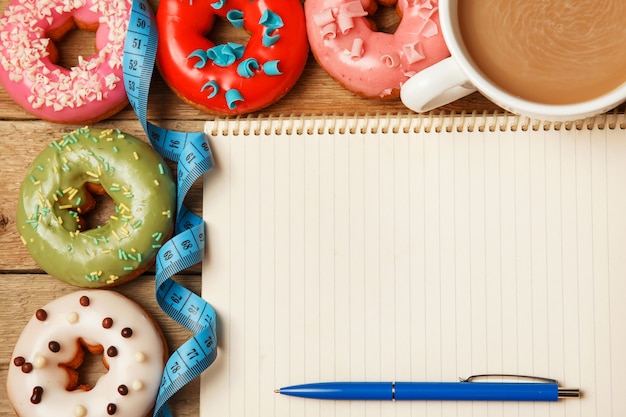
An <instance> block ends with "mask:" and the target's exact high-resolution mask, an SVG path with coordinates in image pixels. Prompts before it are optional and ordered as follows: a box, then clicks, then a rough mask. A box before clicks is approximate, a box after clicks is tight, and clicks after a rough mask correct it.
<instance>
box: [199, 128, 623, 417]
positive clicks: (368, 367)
mask: <svg viewBox="0 0 626 417" xmlns="http://www.w3.org/2000/svg"><path fill="white" fill-rule="evenodd" d="M612 120H613V119H612ZM614 121H615V120H614ZM616 121H617V126H613V125H612V124H611V126H609V124H608V123H607V124H606V125H604V124H600V127H601V128H598V127H597V126H596V125H594V128H593V129H591V130H590V129H588V128H587V127H586V126H583V127H582V129H580V130H579V129H577V128H575V127H574V128H571V127H570V126H567V127H568V128H567V129H566V126H565V125H563V126H561V127H560V128H559V129H555V128H554V126H551V125H550V126H547V127H546V129H545V130H544V128H543V127H542V126H539V128H538V129H537V130H533V129H532V127H530V128H528V129H526V126H525V125H524V124H523V123H522V122H519V121H515V122H511V121H509V120H508V119H506V118H505V117H504V116H497V115H496V116H489V117H484V118H483V119H480V118H479V119H478V120H475V119H473V118H470V117H469V116H464V117H460V118H459V117H457V118H454V119H444V120H430V119H425V118H419V117H413V118H410V119H409V118H398V119H389V118H378V119H377V118H373V119H341V118H340V119H319V120H317V119H310V120H309V119H306V120H261V121H259V120H235V121H217V122H208V123H207V125H206V131H207V133H208V134H209V135H210V143H211V146H212V149H213V152H214V155H215V160H216V168H215V169H213V170H211V171H210V172H209V173H208V174H207V176H206V178H205V183H204V213H203V217H204V219H205V220H206V223H207V239H208V246H209V249H208V252H207V256H206V259H205V261H204V263H203V297H204V298H205V299H206V300H207V301H208V302H209V303H211V304H212V305H213V306H214V307H215V308H216V310H217V314H218V328H219V343H218V345H219V353H218V357H217V360H216V361H215V363H214V364H213V365H212V366H211V367H210V368H209V369H208V370H207V371H206V372H205V373H204V374H203V377H202V384H201V406H200V407H201V416H203V417H209V416H246V417H248V416H285V417H295V416H323V417H331V416H346V417H347V416H385V417H386V416H426V415H427V416H429V417H432V416H439V415H441V416H481V417H482V416H517V415H520V416H567V417H575V416H585V417H591V416H603V417H604V416H624V415H626V130H623V129H622V128H620V127H619V123H620V122H621V123H623V122H624V120H623V118H622V117H621V116H616ZM432 125H436V126H440V127H442V129H439V128H436V127H432ZM483 127H484V129H483ZM490 127H491V128H492V129H490ZM609 127H610V128H609ZM395 130H399V132H397V133H396V132H394V131H395ZM439 130H441V131H439ZM448 130H450V131H448ZM492 130H493V131H492ZM438 131H439V132H438ZM483 373H507V374H523V375H536V376H545V377H550V378H554V379H557V380H558V381H559V382H560V383H561V385H562V386H564V387H568V388H580V389H581V390H582V391H583V397H582V398H581V399H569V400H561V401H559V402H558V403H485V402H474V403H472V402H468V403H462V402H459V403H456V402H391V401H389V402H363V401H353V402H333V401H317V400H304V399H298V398H289V397H286V396H281V395H277V394H275V393H274V389H275V388H279V387H281V386H286V385H290V384H299V383H308V382H318V381H325V382H326V381H380V380H388V381H394V380H395V381H455V380H457V378H458V377H468V376H470V375H472V374H483Z"/></svg>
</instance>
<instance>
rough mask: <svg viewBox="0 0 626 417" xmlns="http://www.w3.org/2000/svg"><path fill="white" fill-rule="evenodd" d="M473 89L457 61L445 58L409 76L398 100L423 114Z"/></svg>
mask: <svg viewBox="0 0 626 417" xmlns="http://www.w3.org/2000/svg"><path fill="white" fill-rule="evenodd" d="M474 91H476V88H475V87H474V86H473V85H472V84H471V82H470V81H469V80H468V79H467V77H466V76H465V74H464V73H463V71H462V70H461V67H459V65H458V64H457V62H456V60H455V59H454V58H452V57H448V58H446V59H444V60H442V61H439V62H437V63H436V64H433V65H431V66H430V67H428V68H425V69H423V70H422V71H420V72H418V73H417V74H415V75H414V76H412V77H411V78H409V80H408V81H407V82H405V83H404V84H403V85H402V87H401V89H400V99H401V100H402V103H403V104H404V105H405V106H406V107H408V108H409V109H411V110H413V111H416V112H418V113H423V112H427V111H429V110H432V109H434V108H437V107H439V106H443V105H444V104H448V103H451V102H453V101H455V100H457V99H460V98H462V97H465V96H467V95H469V94H471V93H473V92H474Z"/></svg>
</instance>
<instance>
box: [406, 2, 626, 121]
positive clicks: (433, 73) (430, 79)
mask: <svg viewBox="0 0 626 417" xmlns="http://www.w3.org/2000/svg"><path fill="white" fill-rule="evenodd" d="M459 1H481V0H439V21H440V25H441V31H442V33H443V37H444V40H445V42H446V45H447V46H448V49H449V50H450V55H451V56H450V57H449V58H446V59H444V60H443V61H440V62H438V63H436V64H434V65H432V66H431V67H428V68H426V69H424V70H422V71H420V72H419V73H417V74H415V75H414V76H412V77H411V78H410V79H409V80H408V81H407V82H406V83H404V84H403V85H402V88H401V90H400V98H401V99H402V102H403V104H404V105H405V106H406V107H408V108H409V109H411V110H413V111H416V112H418V113H422V112H427V111H430V110H432V109H434V108H437V107H439V106H442V105H444V104H448V103H451V102H453V101H455V100H457V99H460V98H462V97H465V96H466V95H468V94H471V93H473V92H475V91H479V92H480V93H481V94H483V95H484V96H485V97H487V98H488V99H489V100H491V101H493V102H494V103H495V104H497V105H498V106H500V107H502V108H503V109H505V110H507V111H510V112H512V113H516V114H519V115H522V116H527V117H530V118H534V119H539V120H546V121H574V120H579V119H583V118H586V117H591V116H595V115H597V114H601V113H604V112H606V111H607V110H610V109H612V108H614V107H615V106H617V105H619V104H620V103H622V102H623V101H624V100H625V99H626V83H623V84H622V85H620V86H619V87H617V88H616V89H614V90H612V91H610V92H608V93H606V94H603V95H601V96H598V97H595V98H593V99H591V100H587V101H584V102H580V103H573V104H543V103H537V102H532V101H529V100H525V99H522V98H520V97H517V96H514V95H512V94H509V93H507V92H506V91H504V90H503V89H502V88H500V87H498V86H497V85H495V84H494V83H493V82H491V81H490V80H489V79H488V78H487V77H486V76H485V75H484V74H483V73H482V72H481V71H480V70H479V69H478V67H477V66H476V64H474V62H473V60H472V58H471V57H470V56H469V53H468V51H467V49H466V48H465V45H464V43H463V39H462V37H461V31H460V29H459V22H458V12H457V4H458V3H459ZM599 7H601V6H599Z"/></svg>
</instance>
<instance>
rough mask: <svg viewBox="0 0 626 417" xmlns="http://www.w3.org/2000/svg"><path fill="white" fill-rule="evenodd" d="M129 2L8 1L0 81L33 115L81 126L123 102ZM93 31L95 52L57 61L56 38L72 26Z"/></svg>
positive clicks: (0, 29) (0, 25)
mask: <svg viewBox="0 0 626 417" xmlns="http://www.w3.org/2000/svg"><path fill="white" fill-rule="evenodd" d="M131 5H132V0H11V2H10V3H9V5H8V6H7V8H6V9H5V10H4V14H3V16H2V17H1V18H0V41H1V42H0V82H1V83H2V85H3V86H4V88H5V89H6V91H7V93H8V94H9V95H10V96H11V97H12V98H13V100H15V101H16V102H17V103H18V104H20V105H21V106H22V107H23V108H24V109H25V110H26V111H28V112H29V113H31V114H33V115H35V116H36V117H38V118H40V119H43V120H47V121H51V122H57V123H75V124H86V123H94V122H96V121H98V120H102V119H105V118H107V117H110V116H112V115H113V114H115V113H117V112H118V111H120V110H121V109H122V108H124V107H125V106H126V104H127V103H128V99H127V97H126V91H125V89H124V83H123V82H122V72H123V68H122V54H123V50H124V40H125V38H126V30H127V28H128V20H129V17H130V10H131ZM75 27H79V28H81V29H84V30H89V31H95V38H96V39H95V51H94V54H92V55H91V56H87V57H82V56H80V57H78V62H77V63H76V65H74V66H72V67H71V68H65V67H63V66H61V65H58V64H57V63H58V58H59V53H60V52H59V50H58V48H57V46H56V44H57V41H59V40H61V39H62V38H63V36H64V35H65V34H66V33H67V32H68V31H70V30H71V29H73V28H75Z"/></svg>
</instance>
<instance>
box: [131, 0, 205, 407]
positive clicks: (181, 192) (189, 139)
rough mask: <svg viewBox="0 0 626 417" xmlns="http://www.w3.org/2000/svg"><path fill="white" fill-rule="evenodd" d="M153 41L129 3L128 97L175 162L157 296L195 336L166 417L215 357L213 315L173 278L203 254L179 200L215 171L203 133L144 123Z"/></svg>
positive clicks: (164, 394) (174, 362)
mask: <svg viewBox="0 0 626 417" xmlns="http://www.w3.org/2000/svg"><path fill="white" fill-rule="evenodd" d="M157 42H158V36H157V31H156V23H155V18H154V15H153V14H152V10H151V9H150V6H149V5H148V4H147V2H146V1H145V0H133V4H132V9H131V15H130V21H129V24H128V31H127V34H126V41H125V44H124V59H123V65H124V85H125V87H126V93H127V95H128V100H129V102H130V104H131V106H132V107H133V109H134V110H135V113H136V114H137V118H138V119H139V121H140V122H141V125H142V126H143V129H144V131H145V132H146V135H147V136H148V139H149V140H150V143H151V144H152V146H153V147H154V148H155V149H156V150H157V152H159V153H160V154H161V155H163V156H164V157H165V158H167V159H170V160H172V161H174V162H177V163H178V165H177V177H178V183H177V210H176V221H175V225H176V227H175V234H174V236H173V237H172V238H171V239H170V240H168V241H167V242H165V243H164V244H163V246H162V247H161V248H160V249H159V251H158V252H157V255H156V278H155V279H156V288H157V289H156V294H155V295H156V299H157V302H158V303H159V306H160V307H161V308H162V309H163V311H164V312H165V313H167V314H168V315H169V316H170V317H172V318H173V319H174V320H176V321H177V322H178V323H180V324H181V325H182V326H184V327H186V328H187V329H189V330H190V331H192V332H193V333H194V336H193V337H192V338H190V339H189V340H187V341H186V342H185V343H184V344H183V345H182V346H180V347H179V348H178V349H176V351H175V352H174V353H173V354H172V355H171V356H170V358H169V359H168V361H167V363H166V364H165V368H164V369H163V379H162V381H161V386H160V388H159V393H158V395H157V400H156V406H155V409H154V416H159V417H169V416H171V415H172V414H171V412H170V409H169V407H168V405H167V401H168V400H169V399H170V398H171V397H172V396H173V395H174V394H175V393H176V392H177V391H179V390H180V389H181V388H182V387H184V386H185V385H186V384H188V383H189V382H190V381H192V380H193V379H195V378H196V377H198V376H199V375H200V374H201V373H202V372H203V371H204V370H205V369H207V368H208V367H209V366H210V365H211V363H213V361H214V360H215V357H216V355H217V338H216V334H217V333H216V315H215V311H214V310H213V308H212V307H211V305H210V304H208V303H207V302H206V301H205V300H204V299H203V298H202V297H199V296H198V295H196V294H195V293H193V292H192V291H190V290H188V289H187V288H185V287H184V286H182V285H180V284H179V283H177V282H176V281H174V280H173V279H172V276H174V275H175V274H177V273H178V272H180V271H182V270H184V269H186V268H189V267H190V266H192V265H195V264H197V263H199V262H201V261H202V258H203V255H204V246H205V233H204V221H203V220H202V218H201V217H199V216H197V215H196V214H195V213H193V212H191V211H190V210H189V209H188V208H187V207H186V206H185V205H184V204H183V202H184V199H185V196H186V195H187V193H188V192H189V190H190V189H191V187H192V185H193V184H194V183H195V182H196V180H197V179H198V178H200V177H201V176H202V175H203V174H204V173H205V172H206V171H208V170H209V169H211V168H212V167H213V155H212V153H211V148H210V146H209V143H208V142H207V138H206V136H205V135H204V133H202V132H177V131H172V130H168V129H163V128H161V127H159V126H156V125H154V124H152V123H150V122H149V121H148V119H147V109H148V95H149V92H150V82H151V80H152V72H153V70H154V63H155V59H156V50H157ZM173 214H174V213H172V215H173Z"/></svg>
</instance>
